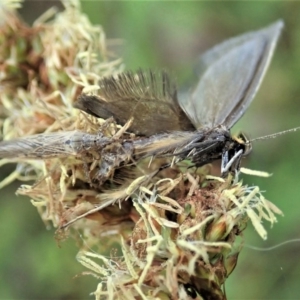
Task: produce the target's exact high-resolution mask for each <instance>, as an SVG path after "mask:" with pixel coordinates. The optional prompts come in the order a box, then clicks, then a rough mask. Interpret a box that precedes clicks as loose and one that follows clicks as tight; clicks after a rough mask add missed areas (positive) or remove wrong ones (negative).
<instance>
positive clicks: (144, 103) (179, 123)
mask: <svg viewBox="0 0 300 300" xmlns="http://www.w3.org/2000/svg"><path fill="white" fill-rule="evenodd" d="M99 86H100V93H99V95H98V96H96V95H85V94H82V95H81V96H80V97H79V98H78V100H77V102H76V103H75V104H74V106H75V107H76V108H79V109H81V110H83V111H85V112H87V113H89V114H91V115H93V116H96V117H100V118H103V119H107V118H109V117H114V119H115V120H116V121H117V123H118V124H121V125H124V124H125V123H126V122H127V121H128V120H129V118H131V117H133V123H132V125H131V126H130V130H132V131H133V132H134V133H136V134H138V135H145V136H151V135H154V134H157V133H163V132H168V131H176V130H194V129H195V128H194V127H193V124H192V123H191V121H190V120H189V119H188V117H187V116H186V115H185V113H184V112H183V111H182V109H181V108H180V106H179V104H178V102H177V91H176V87H175V85H173V84H172V82H171V81H170V79H169V77H168V75H167V73H166V72H160V73H153V72H152V71H141V70H140V71H138V72H137V73H132V72H125V73H121V74H119V75H117V76H112V77H107V78H103V79H102V80H100V82H99Z"/></svg>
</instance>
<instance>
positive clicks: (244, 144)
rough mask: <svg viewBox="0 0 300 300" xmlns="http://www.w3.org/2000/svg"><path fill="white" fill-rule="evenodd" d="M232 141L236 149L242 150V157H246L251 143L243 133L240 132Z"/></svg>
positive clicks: (250, 148)
mask: <svg viewBox="0 0 300 300" xmlns="http://www.w3.org/2000/svg"><path fill="white" fill-rule="evenodd" d="M233 140H234V142H235V143H236V149H237V150H239V149H242V150H243V154H242V155H243V156H247V155H249V154H250V153H251V151H252V143H251V141H250V139H249V138H248V137H247V135H246V134H245V133H243V132H240V133H239V134H238V135H237V136H235V137H233Z"/></svg>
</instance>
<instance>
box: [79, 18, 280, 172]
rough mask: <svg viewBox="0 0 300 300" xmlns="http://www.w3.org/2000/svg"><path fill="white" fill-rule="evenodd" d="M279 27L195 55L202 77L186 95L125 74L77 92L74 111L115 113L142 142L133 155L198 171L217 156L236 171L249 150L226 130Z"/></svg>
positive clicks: (265, 62)
mask: <svg viewBox="0 0 300 300" xmlns="http://www.w3.org/2000/svg"><path fill="white" fill-rule="evenodd" d="M282 28H283V22H282V21H281V20H279V21H277V22H275V23H274V24H271V25H270V26H268V27H266V28H264V29H261V30H258V31H254V32H249V33H246V34H243V35H241V36H238V37H235V38H231V39H229V40H227V41H225V42H223V43H221V44H219V45H217V46H215V47H213V48H212V49H210V50H208V51H207V52H206V53H204V54H203V55H202V56H201V58H200V62H199V65H200V70H199V71H198V75H197V77H198V78H199V80H198V82H197V84H196V86H195V87H194V88H193V89H191V91H190V92H189V93H188V95H185V96H184V97H183V96H181V97H180V96H178V94H177V90H176V87H175V85H174V84H173V83H172V81H171V80H170V78H169V76H168V75H167V73H166V72H164V71H162V72H160V73H158V74H157V73H156V74H155V73H153V72H151V71H141V70H140V71H138V72H136V73H132V72H127V73H123V74H119V75H117V76H114V77H109V78H103V79H102V80H100V82H99V86H100V94H99V95H85V94H82V95H81V96H80V97H79V99H78V101H77V103H75V107H77V108H79V109H81V110H83V111H85V112H87V113H88V114H91V115H93V116H96V117H100V118H108V117H110V116H113V117H114V118H115V120H116V121H117V123H119V124H121V125H123V124H125V123H126V122H127V120H128V118H129V117H132V118H133V123H132V125H131V127H130V129H131V130H132V131H133V132H134V133H136V134H137V135H143V136H144V138H141V139H137V140H134V141H133V142H132V145H133V154H134V156H135V157H136V158H141V157H146V156H159V155H173V156H175V157H176V158H177V160H182V159H185V158H189V159H190V160H191V161H192V163H193V164H194V165H195V166H197V167H200V166H203V165H205V164H207V163H210V162H212V161H215V160H218V159H221V174H222V175H223V176H225V175H226V174H227V173H228V172H229V171H230V170H234V171H238V169H239V167H240V162H241V158H242V157H243V156H245V155H247V154H248V153H249V152H250V151H251V143H250V142H249V141H247V139H246V137H245V136H244V135H240V136H239V137H238V138H233V137H232V136H231V134H230V129H231V127H232V126H233V125H234V124H235V123H236V122H237V121H238V120H239V119H240V118H241V117H242V115H243V114H244V112H245V111H246V109H247V108H248V106H249V105H250V103H251V102H252V100H253V98H254V96H255V94H256V92H257V90H258V88H259V86H260V84H261V81H262V79H263V77H264V75H265V72H266V70H267V68H268V66H269V63H270V60H271V58H272V55H273V52H274V49H275V46H276V43H277V40H278V38H279V35H280V32H281V29H282Z"/></svg>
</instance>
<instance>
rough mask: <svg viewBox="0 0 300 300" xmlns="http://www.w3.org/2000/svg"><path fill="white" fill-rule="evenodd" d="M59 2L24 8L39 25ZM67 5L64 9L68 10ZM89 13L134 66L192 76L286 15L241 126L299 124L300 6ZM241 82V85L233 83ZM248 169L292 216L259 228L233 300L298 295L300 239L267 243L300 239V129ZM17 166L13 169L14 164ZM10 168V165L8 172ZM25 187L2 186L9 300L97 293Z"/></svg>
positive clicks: (198, 5)
mask: <svg viewBox="0 0 300 300" xmlns="http://www.w3.org/2000/svg"><path fill="white" fill-rule="evenodd" d="M57 3H58V2H56V1H25V4H24V7H23V9H22V10H21V11H20V13H21V14H22V16H23V17H24V19H25V20H27V21H28V22H29V23H30V22H32V21H33V20H34V19H35V18H37V17H38V16H39V14H40V13H41V12H43V11H45V10H46V8H47V7H49V6H50V5H56V4H57ZM60 7H61V6H60ZM82 7H83V11H84V12H85V13H86V14H87V15H88V16H89V17H90V19H91V20H92V22H93V23H95V24H101V25H102V26H103V28H104V30H105V32H106V34H107V37H108V38H111V39H122V40H123V44H122V45H120V46H119V47H117V48H115V50H116V51H117V52H118V54H120V55H122V56H123V57H124V63H125V64H126V68H127V69H136V68H138V67H143V68H148V67H151V68H167V69H169V70H170V71H171V73H172V74H176V77H177V79H178V81H179V82H184V80H185V76H186V74H187V73H188V72H189V71H190V70H191V69H192V67H193V61H194V60H195V58H196V57H197V56H198V55H199V54H200V53H201V52H203V51H204V50H206V49H208V48H209V47H211V46H213V45H215V44H216V43H218V42H221V41H223V40H224V39H226V38H229V37H232V36H236V35H238V34H241V33H244V32H246V31H250V30H255V29H259V28H261V27H264V26H266V25H268V24H269V23H272V22H274V21H275V20H277V19H279V18H281V19H283V20H284V21H285V24H286V25H285V29H284V31H283V34H282V36H281V39H280V41H279V44H278V47H277V50H276V52H275V55H274V58H273V61H272V64H271V67H270V69H269V71H268V72H267V76H266V78H265V80H264V82H263V84H262V86H261V88H260V90H259V92H258V94H257V96H256V99H255V100H254V102H253V103H252V105H251V106H250V108H249V109H248V111H247V113H246V115H245V116H244V117H243V118H242V120H241V121H239V123H238V124H237V126H235V128H234V129H233V132H237V131H239V130H243V131H244V132H246V133H248V135H250V137H257V136H262V135H265V134H269V133H274V132H277V131H280V130H284V129H288V128H291V127H296V126H300V18H299V13H300V2H286V1H282V2H271V1H270V2H268V1H264V2H256V1H255V2H245V1H239V2H227V1H225V2H214V1H213V2H175V1H174V2H172V1H166V2H144V1H140V2H125V1H121V2H114V1H105V2H104V1H83V2H82ZM233 84H234V83H233ZM253 149H254V150H253V152H252V154H251V155H250V157H249V158H248V159H247V161H245V164H244V165H245V166H247V167H249V168H253V169H257V170H264V171H268V172H270V173H272V174H273V176H272V177H270V178H265V179H262V178H256V177H252V176H246V175H243V180H244V182H245V183H247V184H249V185H252V184H255V185H259V186H260V188H261V189H262V190H264V191H265V196H266V198H267V199H269V200H271V201H272V202H274V203H275V204H276V205H277V206H278V207H279V208H280V209H282V211H283V212H284V214H285V216H284V217H279V218H278V221H279V222H278V224H276V225H275V226H274V227H273V228H272V229H271V228H269V225H268V224H266V227H267V228H268V230H269V234H268V240H267V241H262V240H261V238H260V237H259V236H258V234H257V233H256V232H255V231H254V229H253V228H252V226H251V225H249V226H248V228H247V230H246V232H245V244H246V245H245V248H244V250H243V251H242V253H241V255H240V258H239V262H238V265H237V267H236V269H235V271H234V273H233V274H232V275H231V277H230V279H229V280H228V281H227V284H226V291H227V296H228V299H299V298H300V284H299V282H300V251H299V250H300V242H295V243H290V244H286V245H285V246H282V247H278V248H276V249H273V250H269V251H258V250H252V249H251V248H250V247H261V248H267V247H270V246H274V245H277V244H279V243H282V242H285V241H287V240H291V239H297V238H300V233H299V228H300V226H299V221H300V180H299V178H300V151H299V149H300V132H298V133H293V134H287V135H284V136H280V137H278V138H276V139H270V140H265V141H258V142H256V143H254V145H253ZM12 168H13V167H12ZM8 173H9V169H2V170H1V174H0V175H1V177H2V178H3V177H5V176H6V175H7V174H8ZM17 187H18V183H16V184H14V185H13V186H10V187H7V188H5V189H3V190H2V191H1V195H2V197H1V202H0V205H1V209H0V220H1V222H0V226H1V227H0V228H1V230H0V232H1V233H2V240H1V243H0V253H1V257H0V299H93V297H91V296H89V293H90V292H92V291H94V290H95V289H96V284H97V281H96V279H94V278H93V277H90V276H81V277H79V278H74V276H75V275H77V274H80V273H81V272H83V271H86V269H85V268H84V267H82V266H81V265H80V264H79V263H77V262H76V260H75V255H76V253H77V248H76V246H75V242H73V241H72V240H68V241H67V242H64V243H62V244H61V247H59V246H58V245H57V244H56V241H55V239H54V231H53V230H46V228H45V226H44V224H43V223H42V221H41V220H40V219H39V216H38V214H37V213H36V211H35V208H34V207H33V206H31V204H30V202H29V199H27V198H23V197H15V196H14V191H15V190H16V189H17Z"/></svg>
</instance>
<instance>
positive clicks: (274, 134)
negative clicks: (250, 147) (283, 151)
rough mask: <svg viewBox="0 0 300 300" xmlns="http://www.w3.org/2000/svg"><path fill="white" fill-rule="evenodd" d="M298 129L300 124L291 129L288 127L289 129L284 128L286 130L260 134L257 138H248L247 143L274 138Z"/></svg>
mask: <svg viewBox="0 0 300 300" xmlns="http://www.w3.org/2000/svg"><path fill="white" fill-rule="evenodd" d="M298 130H300V126H299V127H295V128H291V129H287V130H284V131H280V132H277V133H273V134H268V135H265V136H260V137H258V138H255V139H252V140H248V141H247V143H252V142H254V141H258V140H267V139H274V138H276V137H278V136H279V135H283V134H286V133H289V132H296V131H298Z"/></svg>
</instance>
